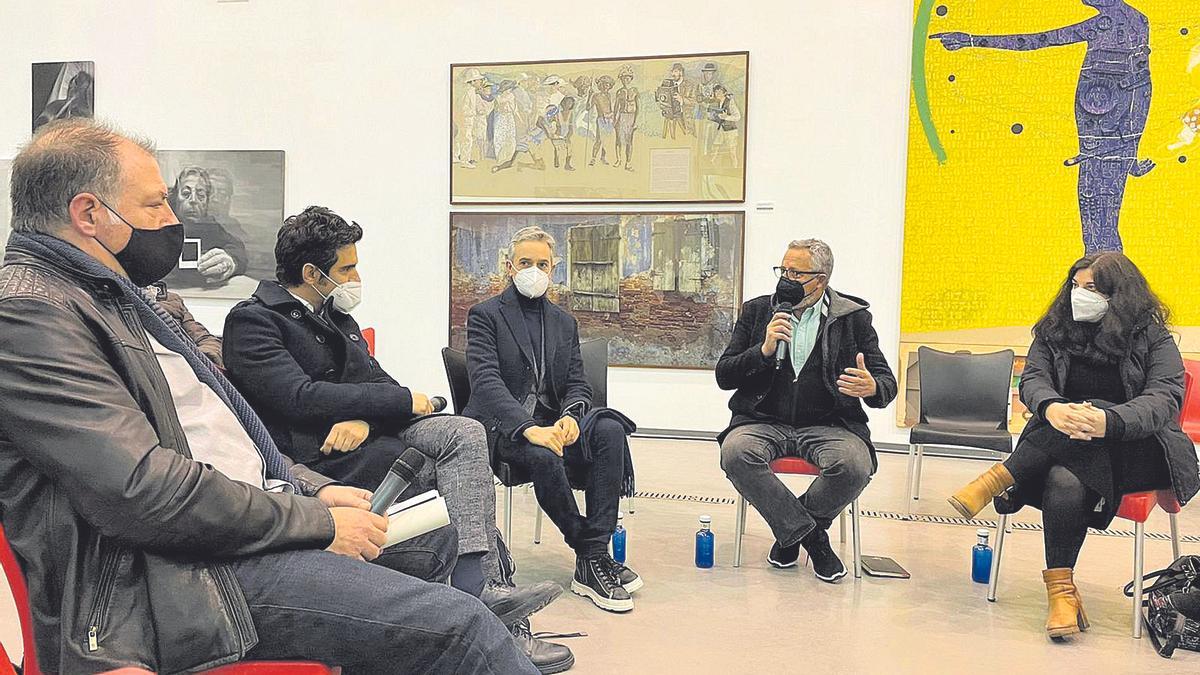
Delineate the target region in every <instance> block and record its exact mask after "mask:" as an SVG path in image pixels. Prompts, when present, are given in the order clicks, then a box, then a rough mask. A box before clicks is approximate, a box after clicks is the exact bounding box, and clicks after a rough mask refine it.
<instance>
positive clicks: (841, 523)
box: [838, 506, 1179, 558]
mask: <svg viewBox="0 0 1200 675" xmlns="http://www.w3.org/2000/svg"><path fill="white" fill-rule="evenodd" d="M850 508H852V509H853V508H854V507H853V506H851V507H850ZM838 530H839V531H840V532H841V535H840V536H839V538H838V541H840V542H842V543H843V544H844V543H846V510H845V509H842V512H841V514H840V515H838ZM1175 557H1176V558H1178V557H1179V556H1175Z"/></svg>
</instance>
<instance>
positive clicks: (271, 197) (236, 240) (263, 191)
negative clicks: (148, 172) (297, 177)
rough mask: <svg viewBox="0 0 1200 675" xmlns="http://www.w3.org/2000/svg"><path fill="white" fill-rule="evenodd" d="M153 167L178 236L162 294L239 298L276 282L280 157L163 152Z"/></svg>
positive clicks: (258, 152)
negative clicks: (178, 252) (179, 226)
mask: <svg viewBox="0 0 1200 675" xmlns="http://www.w3.org/2000/svg"><path fill="white" fill-rule="evenodd" d="M158 165H159V169H160V170H161V171H162V176H163V180H164V181H165V182H166V184H167V191H168V195H169V201H170V204H171V208H172V209H173V210H174V211H175V215H176V216H178V217H179V222H181V223H183V230H184V247H183V255H182V256H180V259H179V263H178V264H177V265H176V267H175V269H174V270H172V271H171V273H170V274H168V275H167V278H166V282H167V286H168V287H170V288H171V289H172V290H174V291H176V292H178V293H179V294H180V295H183V296H185V297H207V298H230V299H244V298H248V297H250V295H251V294H252V293H253V292H254V289H256V288H257V287H258V282H259V280H261V279H274V278H275V237H276V235H277V233H278V232H279V227H280V226H281V225H282V224H283V180H284V174H283V171H284V153H283V151H282V150H161V151H159V153H158Z"/></svg>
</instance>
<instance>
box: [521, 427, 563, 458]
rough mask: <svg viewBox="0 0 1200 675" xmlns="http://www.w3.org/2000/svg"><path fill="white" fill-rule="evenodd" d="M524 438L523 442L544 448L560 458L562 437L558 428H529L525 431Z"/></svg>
mask: <svg viewBox="0 0 1200 675" xmlns="http://www.w3.org/2000/svg"><path fill="white" fill-rule="evenodd" d="M524 436H525V440H527V441H529V442H530V443H532V444H534V445H536V446H539V447H543V448H546V449H547V450H549V451H550V452H553V453H554V454H556V455H558V456H559V457H562V454H563V436H562V431H560V430H559V428H558V427H529V428H528V429H526V430H525V433H524Z"/></svg>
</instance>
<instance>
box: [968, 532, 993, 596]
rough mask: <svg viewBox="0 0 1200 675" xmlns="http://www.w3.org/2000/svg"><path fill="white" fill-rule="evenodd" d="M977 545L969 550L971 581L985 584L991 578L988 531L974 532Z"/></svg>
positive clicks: (990, 550) (990, 551)
mask: <svg viewBox="0 0 1200 675" xmlns="http://www.w3.org/2000/svg"><path fill="white" fill-rule="evenodd" d="M975 535H976V536H978V537H979V543H978V544H975V546H974V547H972V548H971V581H974V582H975V583H977V584H986V583H987V582H988V581H990V579H991V576H992V547H991V546H988V531H987V530H983V529H980V530H976V531H975Z"/></svg>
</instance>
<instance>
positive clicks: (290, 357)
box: [223, 206, 574, 672]
mask: <svg viewBox="0 0 1200 675" xmlns="http://www.w3.org/2000/svg"><path fill="white" fill-rule="evenodd" d="M362 235H363V231H362V228H361V227H360V226H359V225H358V224H357V223H353V222H347V221H346V220H345V219H344V218H342V217H341V216H339V215H338V214H336V213H334V212H333V211H332V210H330V209H328V208H325V207H321V206H310V207H308V208H306V209H304V211H303V212H302V213H300V214H297V215H294V216H291V217H289V218H287V219H286V220H285V221H284V223H283V227H281V228H280V230H279V233H278V235H277V240H276V244H275V260H276V267H275V275H276V278H277V281H270V280H264V281H262V282H260V283H259V286H258V289H257V290H256V291H255V292H254V295H253V296H252V297H251V298H250V299H249V300H246V301H244V302H242V303H240V304H238V305H237V306H236V307H234V308H233V310H231V311H230V312H229V315H228V316H227V317H226V319H225V333H224V336H223V337H224V341H225V344H224V356H225V367H226V368H227V369H228V372H229V378H230V380H232V381H233V383H234V384H235V385H236V386H237V388H238V389H239V390H240V391H241V392H242V393H243V394H244V395H245V397H246V399H247V400H248V401H249V402H250V404H251V405H252V406H253V407H254V409H255V410H256V411H257V412H258V414H259V416H260V417H261V418H262V420H263V422H264V423H265V424H266V426H267V429H268V430H270V432H271V436H272V437H273V438H274V439H275V443H276V444H277V445H278V446H279V449H280V450H281V451H283V453H284V454H286V455H288V456H289V457H291V459H292V460H294V461H296V462H298V463H301V464H304V465H305V466H308V467H310V468H312V469H313V470H315V471H318V472H320V473H322V474H323V475H326V476H329V477H330V478H333V479H335V480H339V481H342V482H344V483H346V484H348V485H351V486H354V487H358V488H363V489H367V490H374V489H376V488H377V487H378V486H379V485H380V482H381V481H383V480H384V478H385V476H386V475H387V474H388V470H389V468H390V467H391V466H392V465H393V463H394V462H395V461H396V460H397V459H398V458H401V455H402V454H403V453H404V452H405V450H406V449H408V448H416V449H417V450H418V451H420V452H421V453H422V454H423V455H425V457H426V459H427V460H428V461H427V462H425V463H424V464H425V467H426V470H425V471H422V472H421V477H420V478H419V479H418V480H417V481H416V482H415V483H414V484H413V485H412V486H411V487H409V489H408V490H407V491H406V492H405V494H402V495H400V498H401V499H404V498H405V497H407V496H410V495H415V494H418V493H420V492H423V491H425V490H428V489H430V488H437V489H438V492H440V493H441V495H442V497H443V498H445V500H446V509H447V511H449V513H450V521H451V524H453V525H454V527H455V529H456V530H457V531H458V542H459V546H458V562H457V564H456V565H455V568H454V572H453V575H452V576H451V579H450V583H451V585H452V586H454V587H455V588H458V589H459V590H462V591H465V592H467V593H470V594H472V595H475V596H476V597H479V599H480V600H482V601H483V603H484V604H486V605H487V606H488V607H489V608H490V609H491V610H492V611H493V612H494V613H495V614H496V615H497V616H499V617H500V619H501V620H502V621H504V623H505V625H506V626H508V627H509V628H510V629H511V630H513V632H514V635H515V637H516V639H517V641H518V642H519V643H521V645H522V647H523V648H524V649H525V650H526V652H527V653H528V654H529V655H530V658H531V660H533V662H534V665H536V666H539V668H541V669H543V670H546V671H547V672H560V671H561V670H563V669H565V668H563V666H567V667H569V665H570V663H572V662H573V661H574V658H573V657H572V656H571V652H570V650H569V649H568V648H567V647H564V646H561V645H556V644H553V643H547V642H542V641H540V640H536V639H533V638H532V637H531V635H530V634H529V631H528V624H527V623H526V622H525V619H526V617H528V616H529V615H530V614H532V613H534V612H536V611H538V610H540V609H541V608H543V607H545V606H546V605H548V604H549V603H550V602H552V601H553V600H554V599H555V598H557V597H558V596H559V595H560V594H561V593H562V587H561V586H559V585H558V584H556V583H553V582H549V581H543V582H539V583H536V584H532V585H529V586H521V587H517V586H514V585H513V584H512V581H511V576H512V569H513V565H512V559H511V557H510V556H509V555H508V549H507V547H506V546H505V545H504V542H503V540H502V539H501V537H500V532H499V531H498V530H497V528H496V491H495V484H494V483H493V481H492V470H491V466H490V465H489V463H488V446H487V435H486V433H485V432H484V429H483V426H482V425H480V424H479V423H478V422H476V421H475V420H471V419H468V418H465V417H458V416H451V415H436V416H430V415H431V414H432V413H435V412H437V411H438V410H440V409H441V407H444V406H445V402H444V400H441V401H439V400H437V399H436V398H434V399H431V398H430V397H429V396H426V395H425V394H422V393H419V392H416V391H413V390H411V389H409V388H408V387H404V386H402V385H400V384H399V383H398V382H397V381H396V380H394V379H393V378H392V377H391V376H390V375H388V373H387V372H385V371H384V370H383V368H382V367H380V365H379V362H378V361H376V360H375V358H374V357H373V356H372V355H371V354H370V353H369V352H368V349H367V345H366V341H365V339H364V338H363V337H362V331H361V329H360V328H359V326H358V323H357V322H356V321H355V320H354V318H353V317H352V316H351V312H353V311H354V309H355V308H356V307H357V306H358V303H359V301H360V300H361V299H362V279H361V277H360V276H359V273H358V251H357V246H356V245H357V243H358V242H359V241H360V240H361V239H362ZM435 404H437V405H435ZM554 668H558V669H557V670H555V669H554Z"/></svg>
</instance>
